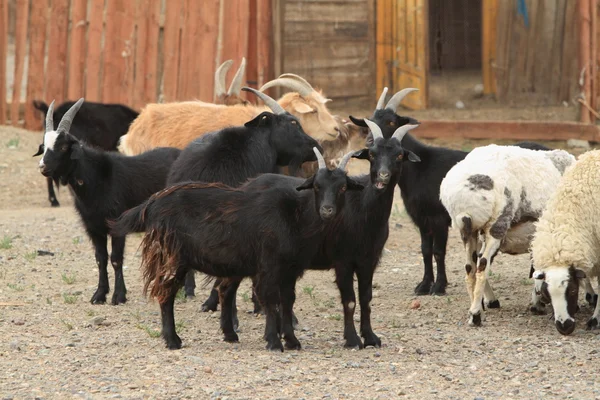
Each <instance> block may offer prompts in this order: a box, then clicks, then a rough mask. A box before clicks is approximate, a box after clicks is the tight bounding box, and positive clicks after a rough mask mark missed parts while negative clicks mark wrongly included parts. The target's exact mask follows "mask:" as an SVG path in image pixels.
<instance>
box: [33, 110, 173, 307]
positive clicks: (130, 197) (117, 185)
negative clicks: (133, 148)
mask: <svg viewBox="0 0 600 400" xmlns="http://www.w3.org/2000/svg"><path fill="white" fill-rule="evenodd" d="M82 104H83V99H79V100H78V101H77V102H76V103H75V104H74V105H73V106H72V107H71V108H70V109H69V110H68V111H67V112H65V114H64V116H63V117H62V118H61V120H60V122H59V124H58V126H57V128H56V129H53V127H54V126H55V125H54V124H53V115H54V113H53V108H54V102H52V103H51V104H50V106H49V110H48V113H47V114H46V133H45V135H44V153H43V156H42V159H41V160H40V163H39V169H40V172H41V173H42V175H44V176H45V177H49V178H53V179H56V180H58V181H60V183H61V184H63V185H68V186H69V188H70V189H71V192H72V193H73V195H74V197H75V208H76V210H77V212H78V213H79V216H80V217H81V220H82V222H83V224H84V226H85V229H86V232H87V234H88V236H89V238H90V239H91V241H92V243H93V245H94V249H95V255H96V264H97V265H98V269H99V282H98V288H97V290H96V292H95V293H94V295H93V296H92V298H91V303H92V304H99V303H105V302H106V294H107V293H108V291H109V284H108V272H107V264H108V251H107V234H108V228H107V226H106V219H107V218H116V217H118V216H119V215H120V214H121V213H122V212H123V211H125V210H127V209H128V208H131V207H133V206H136V205H138V204H140V203H141V202H142V201H143V200H145V199H147V198H148V197H149V196H150V195H151V194H152V193H154V192H157V191H158V190H160V189H162V188H163V187H164V185H165V182H166V180H167V173H168V171H169V167H170V166H171V164H172V163H173V161H174V160H175V159H176V158H177V156H178V155H179V153H180V150H178V149H166V148H159V149H155V150H153V151H151V152H147V153H145V154H142V155H140V156H137V157H125V156H123V155H121V154H118V153H114V152H104V151H101V150H97V149H95V148H92V147H88V146H87V145H86V144H85V143H83V142H81V141H79V140H78V139H77V138H76V137H75V136H73V135H71V134H70V133H69V131H70V128H71V125H72V123H73V120H74V118H75V115H76V114H77V111H78V110H79V108H80V107H81V105H82ZM124 250H125V236H114V235H113V236H112V254H111V257H110V259H111V264H112V266H113V268H114V270H115V290H114V293H113V297H112V304H113V305H116V304H119V303H125V302H126V301H127V298H126V292H127V290H126V288H125V280H124V279H123V252H124Z"/></svg>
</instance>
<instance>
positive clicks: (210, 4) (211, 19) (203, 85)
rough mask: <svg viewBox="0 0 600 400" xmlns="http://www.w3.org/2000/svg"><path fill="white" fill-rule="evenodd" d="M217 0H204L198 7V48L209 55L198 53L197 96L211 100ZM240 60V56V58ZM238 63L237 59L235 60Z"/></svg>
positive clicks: (217, 10) (217, 13)
mask: <svg viewBox="0 0 600 400" xmlns="http://www.w3.org/2000/svg"><path fill="white" fill-rule="evenodd" d="M218 15H219V0H205V1H203V2H202V6H201V9H200V24H199V25H200V27H201V28H202V29H200V30H198V32H197V38H198V40H199V44H198V46H199V48H201V49H203V52H204V51H205V52H206V54H210V55H211V56H210V57H203V56H201V55H200V54H198V56H199V57H198V58H197V59H196V61H195V62H196V64H197V66H198V68H199V70H198V76H197V77H196V79H198V83H199V88H198V89H199V90H198V92H197V96H198V98H199V99H200V100H204V101H212V100H213V95H214V90H215V89H214V74H215V69H216V67H215V64H216V63H215V58H214V55H215V54H216V53H217V37H218V34H219V26H218V21H219V19H218V18H217V16H218ZM240 61H241V58H240ZM237 64H239V61H237Z"/></svg>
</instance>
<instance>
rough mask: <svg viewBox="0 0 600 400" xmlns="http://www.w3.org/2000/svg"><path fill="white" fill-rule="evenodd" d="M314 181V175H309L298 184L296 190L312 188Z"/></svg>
mask: <svg viewBox="0 0 600 400" xmlns="http://www.w3.org/2000/svg"><path fill="white" fill-rule="evenodd" d="M314 183H315V176H314V175H313V176H311V177H310V178H308V179H307V180H305V181H304V182H303V183H302V185H300V186H298V187H297V188H296V190H297V191H301V190H306V189H312V188H313V186H314Z"/></svg>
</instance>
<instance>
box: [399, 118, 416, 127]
mask: <svg viewBox="0 0 600 400" xmlns="http://www.w3.org/2000/svg"><path fill="white" fill-rule="evenodd" d="M402 125H421V122H420V121H418V120H416V119H414V118H412V117H402V120H401V124H400V126H402Z"/></svg>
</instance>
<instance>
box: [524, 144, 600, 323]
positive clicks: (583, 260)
mask: <svg viewBox="0 0 600 400" xmlns="http://www.w3.org/2000/svg"><path fill="white" fill-rule="evenodd" d="M599 210H600V151H598V150H594V151H589V152H587V153H585V154H583V155H581V156H580V157H579V160H578V161H577V163H575V165H573V166H572V167H571V168H569V169H568V170H567V172H566V173H565V175H564V178H563V179H562V181H561V182H560V184H559V185H558V188H557V190H556V192H555V193H554V194H553V196H552V197H551V198H550V200H549V201H548V204H547V207H546V210H545V211H544V213H543V215H542V216H541V218H540V220H539V222H538V223H537V224H536V233H535V236H534V239H533V242H532V245H531V251H532V256H533V262H534V265H535V268H536V270H537V271H536V272H535V274H534V278H535V279H536V283H538V284H539V283H540V282H541V285H538V287H539V288H540V289H541V294H542V296H544V297H546V299H548V300H550V301H551V302H552V308H553V309H554V321H555V325H556V329H557V330H558V331H559V332H560V333H562V334H563V335H568V334H570V333H572V332H573V330H575V318H574V317H573V316H574V314H575V312H576V310H577V298H578V294H579V285H580V280H582V279H583V280H584V283H585V285H586V287H587V291H588V293H589V292H590V288H589V286H590V283H589V278H590V277H594V276H596V277H597V278H598V282H599V283H600V212H599ZM599 315H600V301H598V302H596V308H595V310H594V314H593V315H592V318H591V319H590V320H589V321H588V323H587V327H588V329H592V328H595V327H597V326H598V318H599Z"/></svg>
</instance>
